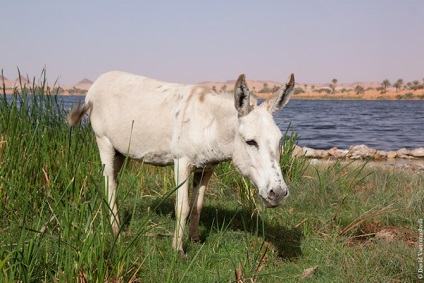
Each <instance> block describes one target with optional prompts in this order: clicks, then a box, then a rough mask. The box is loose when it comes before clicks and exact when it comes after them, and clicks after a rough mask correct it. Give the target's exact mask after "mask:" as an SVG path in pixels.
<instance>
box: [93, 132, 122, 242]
mask: <svg viewBox="0 0 424 283" xmlns="http://www.w3.org/2000/svg"><path fill="white" fill-rule="evenodd" d="M96 140H97V145H98V147H99V151H100V159H101V160H102V164H103V165H104V171H103V176H104V177H105V188H107V190H106V197H107V203H108V205H109V209H110V224H111V225H112V231H113V233H114V234H118V232H119V227H120V217H119V212H118V200H117V199H116V188H117V185H118V183H117V177H118V173H119V170H120V169H121V167H122V164H123V163H124V160H125V157H124V156H123V155H122V154H120V153H118V152H117V151H116V150H115V148H114V147H113V145H112V143H111V142H110V140H109V139H108V138H107V137H105V136H103V137H96Z"/></svg>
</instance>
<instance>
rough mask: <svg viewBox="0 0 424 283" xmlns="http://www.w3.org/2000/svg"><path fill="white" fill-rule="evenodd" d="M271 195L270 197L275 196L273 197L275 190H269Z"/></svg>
mask: <svg viewBox="0 0 424 283" xmlns="http://www.w3.org/2000/svg"><path fill="white" fill-rule="evenodd" d="M269 196H270V197H272V198H273V197H275V193H274V190H270V191H269Z"/></svg>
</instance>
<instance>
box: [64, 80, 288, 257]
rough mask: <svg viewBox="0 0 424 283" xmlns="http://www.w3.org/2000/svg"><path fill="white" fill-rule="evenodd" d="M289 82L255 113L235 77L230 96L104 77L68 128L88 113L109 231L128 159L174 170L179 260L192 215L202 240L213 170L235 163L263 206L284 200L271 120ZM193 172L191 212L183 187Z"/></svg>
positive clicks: (115, 222)
mask: <svg viewBox="0 0 424 283" xmlns="http://www.w3.org/2000/svg"><path fill="white" fill-rule="evenodd" d="M294 84H295V82H294V76H293V74H292V75H291V76H290V78H289V80H288V81H287V83H286V84H285V85H283V86H282V87H281V88H280V89H279V90H278V91H277V92H276V93H275V94H274V95H273V96H272V97H271V98H270V99H268V100H266V101H265V102H264V103H262V104H261V105H260V106H256V100H255V99H253V98H251V97H250V94H249V89H248V87H247V83H246V81H245V76H244V75H240V77H239V78H238V80H237V82H236V85H235V88H234V95H231V94H220V93H216V92H214V91H212V90H211V89H209V88H207V87H201V86H195V85H184V84H172V83H165V82H160V81H157V80H153V79H149V78H146V77H141V76H137V75H133V74H129V73H124V72H109V73H106V74H103V75H102V76H100V77H99V78H98V79H97V80H96V82H94V84H93V85H92V86H91V88H90V90H89V91H88V94H87V96H86V98H85V104H82V105H80V104H78V105H76V106H74V107H73V109H72V110H71V112H70V113H69V116H68V121H69V124H70V125H71V126H73V125H75V124H77V123H78V122H79V121H80V120H81V118H82V117H83V115H84V114H85V113H86V112H87V113H88V115H89V117H90V121H91V124H92V127H93V129H94V132H95V134H96V140H97V144H98V147H99V151H100V157H101V160H102V163H103V164H104V165H105V168H104V175H105V177H106V181H107V183H108V192H107V193H108V203H109V205H110V208H111V210H112V211H111V212H112V214H111V219H110V220H111V225H112V229H113V231H114V232H115V233H117V232H118V231H119V227H120V220H119V214H118V204H117V200H116V187H117V180H116V178H117V175H118V172H119V170H120V168H121V166H122V164H123V161H124V159H125V157H124V156H126V155H127V156H128V157H130V158H132V159H136V160H142V161H143V162H145V163H148V164H154V165H159V166H165V165H172V164H173V165H174V172H175V182H176V186H180V187H179V188H178V190H177V197H176V206H175V212H176V218H177V225H176V229H175V234H174V239H173V247H174V248H175V249H176V250H178V252H179V253H184V251H183V245H182V236H183V231H184V226H185V223H186V220H187V217H188V215H189V213H190V211H191V217H190V226H189V236H190V238H191V239H192V240H194V241H197V240H199V218H200V211H201V209H202V203H203V197H204V193H205V189H206V186H207V184H208V181H209V179H210V177H211V175H212V172H213V169H214V167H215V166H216V165H217V164H218V163H220V162H222V161H226V160H232V162H233V164H234V165H235V167H236V168H237V170H238V171H239V172H240V173H241V174H242V175H244V176H246V177H248V178H249V179H250V180H251V181H252V182H253V184H254V185H255V186H256V188H257V189H258V191H259V195H260V196H261V197H262V199H263V201H264V203H265V205H266V206H267V207H275V206H277V205H279V204H280V203H281V201H282V200H283V199H284V198H286V197H287V196H288V194H289V191H288V188H287V185H286V184H285V182H284V180H283V176H282V173H281V168H280V164H279V160H280V150H281V144H280V142H281V139H282V134H281V131H280V129H279V128H278V127H277V125H276V124H275V122H274V120H273V117H272V114H274V113H275V112H276V111H278V110H279V109H281V108H282V107H283V106H284V105H285V104H286V103H287V102H288V101H289V99H290V97H291V95H292V93H293V88H294ZM191 172H194V178H193V191H192V196H191V208H190V204H189V193H188V183H187V182H186V180H188V178H189V175H190V173H191Z"/></svg>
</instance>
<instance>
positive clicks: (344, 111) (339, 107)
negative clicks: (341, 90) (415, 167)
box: [275, 100, 424, 150]
mask: <svg viewBox="0 0 424 283" xmlns="http://www.w3.org/2000/svg"><path fill="white" fill-rule="evenodd" d="M275 119H276V121H277V124H278V125H279V126H280V128H281V129H282V130H285V129H286V128H287V126H288V125H289V124H291V127H292V128H293V130H294V131H297V132H298V134H299V136H300V138H299V145H300V146H308V147H312V148H315V149H329V148H331V147H333V146H335V147H338V148H342V149H348V148H349V146H351V145H359V144H365V145H367V146H368V147H371V148H375V149H379V150H397V149H400V148H408V149H412V148H418V147H424V101H380V100H377V101H367V100H360V101H346V100H292V101H290V102H289V103H288V105H287V106H286V107H285V108H283V109H282V110H281V111H280V112H278V113H277V114H276V118H275Z"/></svg>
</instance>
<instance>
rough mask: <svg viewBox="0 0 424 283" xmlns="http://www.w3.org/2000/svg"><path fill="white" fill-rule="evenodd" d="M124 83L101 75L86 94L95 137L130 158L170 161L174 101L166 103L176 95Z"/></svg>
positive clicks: (165, 163) (145, 160)
mask: <svg viewBox="0 0 424 283" xmlns="http://www.w3.org/2000/svg"><path fill="white" fill-rule="evenodd" d="M118 75H119V74H118ZM123 76H124V77H126V76H128V74H123ZM137 78H138V77H136V79H137ZM111 81H112V82H113V85H110V84H111ZM125 84H128V81H125V80H122V79H121V80H120V79H116V78H114V80H111V79H110V75H109V77H108V76H106V80H105V78H104V77H103V78H102V77H101V78H99V79H98V80H97V81H96V82H95V84H94V85H93V86H92V89H90V91H89V93H88V94H87V97H86V102H88V101H91V102H92V104H93V107H92V110H91V113H90V121H91V124H92V127H93V130H94V132H95V134H96V136H98V137H99V138H102V137H104V138H107V139H108V140H109V142H110V143H111V146H112V147H113V148H114V149H115V150H116V151H118V152H119V153H121V154H123V155H125V156H129V157H130V158H132V159H137V160H143V161H144V162H146V163H150V164H155V165H170V164H173V162H174V156H173V154H172V152H171V141H172V132H173V127H174V119H173V118H175V114H174V112H175V109H176V105H177V104H178V103H177V102H175V103H170V102H173V100H177V98H178V96H177V97H175V98H174V96H173V95H171V94H169V95H168V96H165V95H164V94H163V93H157V92H155V90H154V89H151V88H147V89H143V87H142V85H140V84H136V85H131V84H130V85H125Z"/></svg>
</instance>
